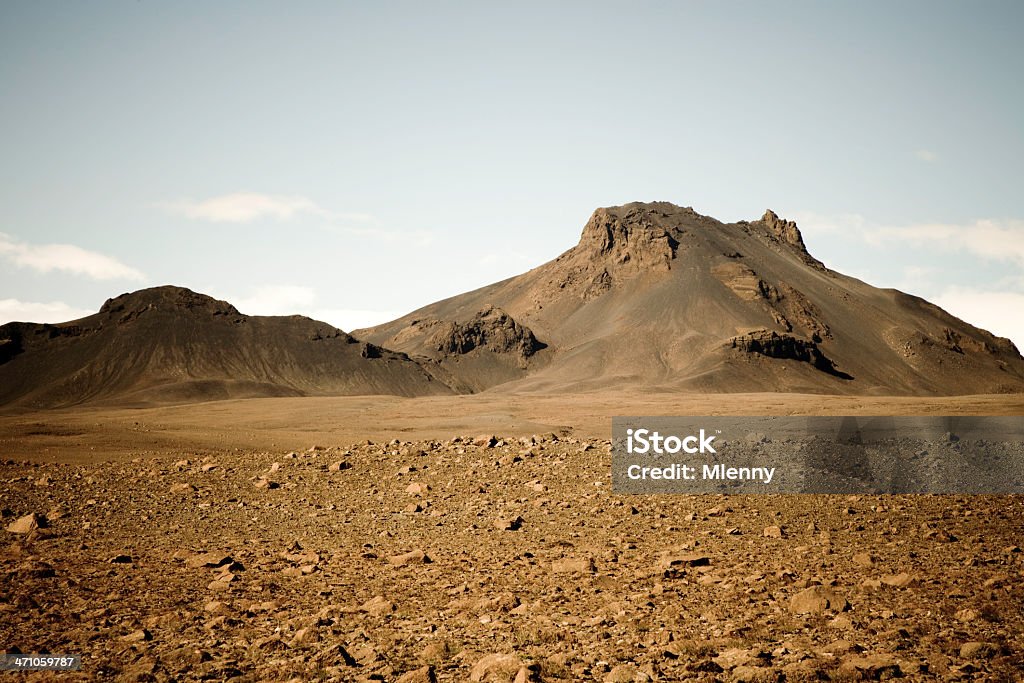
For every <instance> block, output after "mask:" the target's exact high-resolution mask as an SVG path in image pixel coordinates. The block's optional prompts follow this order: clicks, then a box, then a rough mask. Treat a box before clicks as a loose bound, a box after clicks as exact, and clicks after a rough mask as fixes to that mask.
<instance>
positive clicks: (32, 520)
mask: <svg viewBox="0 0 1024 683" xmlns="http://www.w3.org/2000/svg"><path fill="white" fill-rule="evenodd" d="M46 524H47V521H46V517H45V516H44V515H40V514H36V513H35V512H32V513H29V514H27V515H25V516H24V517H19V518H18V519H16V520H14V521H13V522H11V523H10V524H8V525H7V530H8V531H10V532H11V533H12V534H30V533H32V532H33V531H35V530H36V529H45V528H46Z"/></svg>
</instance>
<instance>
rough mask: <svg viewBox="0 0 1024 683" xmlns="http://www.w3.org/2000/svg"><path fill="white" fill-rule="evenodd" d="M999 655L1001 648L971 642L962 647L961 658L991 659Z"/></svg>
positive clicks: (989, 644)
mask: <svg viewBox="0 0 1024 683" xmlns="http://www.w3.org/2000/svg"><path fill="white" fill-rule="evenodd" d="M997 654H999V648H998V647H996V646H995V645H993V644H992V643H984V642H979V641H971V642H969V643H964V644H963V645H961V646H960V656H961V657H963V658H964V659H991V658H992V657H995V656H996V655H997Z"/></svg>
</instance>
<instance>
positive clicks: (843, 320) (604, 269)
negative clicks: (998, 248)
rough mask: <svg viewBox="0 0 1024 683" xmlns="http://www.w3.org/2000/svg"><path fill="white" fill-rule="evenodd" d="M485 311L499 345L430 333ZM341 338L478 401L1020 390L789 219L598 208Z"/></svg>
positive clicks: (1022, 377) (645, 207) (1023, 370)
mask: <svg viewBox="0 0 1024 683" xmlns="http://www.w3.org/2000/svg"><path fill="white" fill-rule="evenodd" d="M495 311H500V316H501V320H503V321H504V322H503V323H502V325H503V329H504V330H507V332H506V333H505V334H503V335H487V334H485V335H483V336H482V338H481V339H480V340H479V341H478V343H475V344H473V345H470V346H467V345H459V344H452V343H450V340H446V339H445V338H444V335H443V334H440V333H439V331H442V330H444V331H448V332H446V333H445V334H450V331H452V330H457V329H461V328H462V327H465V326H467V325H468V326H473V325H477V324H479V321H480V320H481V319H482V318H481V316H483V318H490V319H492V320H493V319H494V316H495V315H496V314H495ZM475 321H476V322H475ZM354 334H355V335H356V336H358V337H359V338H361V339H367V340H369V341H371V342H373V343H376V344H380V345H382V346H386V347H388V348H394V349H396V350H400V351H404V352H407V353H409V354H411V355H422V356H425V357H429V358H430V359H432V360H434V361H436V362H438V363H439V364H440V366H441V367H444V368H446V369H447V370H448V371H449V372H451V373H452V374H454V375H456V376H457V377H458V380H459V381H461V382H462V383H464V384H469V385H472V386H473V387H474V388H477V389H479V388H484V387H486V386H493V385H495V384H498V383H499V382H506V383H505V384H504V385H503V390H504V389H507V390H517V391H551V390H556V391H565V390H606V389H613V388H616V387H623V386H630V387H637V386H642V387H647V388H650V389H652V390H664V391H678V390H687V391H716V392H719V391H722V392H740V391H804V392H818V393H836V394H851V393H852V394H895V395H900V394H922V395H942V394H971V393H1000V392H1017V391H1022V390H1024V359H1022V358H1021V355H1020V353H1019V352H1018V351H1017V349H1016V348H1015V347H1014V345H1013V344H1012V343H1011V342H1010V341H1009V340H1007V339H1003V338H999V337H995V336H994V335H992V334H990V333H988V332H986V331H984V330H980V329H978V328H976V327H974V326H972V325H970V324H968V323H965V322H964V321H962V320H959V319H957V318H955V317H953V316H952V315H950V314H948V313H946V312H945V311H943V310H942V309H940V308H938V307H937V306H934V305H932V304H930V303H928V302H927V301H924V300H922V299H920V298H917V297H914V296H910V295H907V294H904V293H902V292H899V291H896V290H892V289H878V288H876V287H872V286H870V285H868V284H866V283H864V282H861V281H859V280H856V279H854V278H851V277H847V276H845V275H842V274H840V273H837V272H835V271H833V270H830V269H829V268H827V267H826V266H825V265H823V264H822V263H821V262H820V261H818V260H817V259H815V258H814V257H813V256H811V255H810V254H809V253H808V251H807V249H806V247H805V245H804V242H803V238H802V236H801V234H800V231H799V229H798V228H797V226H796V224H795V223H793V222H792V221H787V220H783V219H781V218H779V217H778V216H777V215H775V214H774V213H773V212H771V211H768V212H766V213H765V214H764V216H763V217H762V218H760V219H759V220H756V221H751V222H747V221H740V222H738V223H722V222H720V221H717V220H715V219H714V218H710V217H708V216H702V215H700V214H698V213H696V212H695V211H693V210H692V209H689V208H681V207H678V206H675V205H673V204H669V203H666V202H655V203H650V204H645V203H632V204H627V205H625V206H619V207H611V208H602V209H598V210H597V211H595V212H594V214H593V215H592V216H591V218H590V220H589V221H588V222H587V224H586V226H585V227H584V229H583V234H582V236H581V238H580V242H579V244H578V245H577V246H575V247H573V248H572V249H570V250H569V251H567V252H565V253H564V254H562V255H561V256H559V257H558V258H556V259H555V260H553V261H550V262H548V263H546V264H544V265H542V266H539V267H538V268H535V269H533V270H531V271H529V272H528V273H525V274H523V275H520V276H518V277H514V278H511V279H509V280H505V281H503V282H498V283H495V284H493V285H490V286H487V287H483V288H481V289H478V290H475V291H472V292H468V293H466V294H462V295H459V296H456V297H453V298H450V299H446V300H444V301H440V302H437V303H435V304H432V305H430V306H427V307H425V308H422V309H420V310H418V311H415V312H413V313H410V314H409V315H407V316H405V317H403V318H399V319H398V320H395V321H393V322H390V323H387V324H384V325H380V326H378V327H374V328H369V329H366V330H357V331H355V332H354ZM538 345H543V348H542V349H539V350H537V347H538ZM508 379H514V380H515V381H512V382H508V381H507V380H508Z"/></svg>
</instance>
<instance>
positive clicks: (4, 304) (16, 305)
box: [0, 299, 96, 325]
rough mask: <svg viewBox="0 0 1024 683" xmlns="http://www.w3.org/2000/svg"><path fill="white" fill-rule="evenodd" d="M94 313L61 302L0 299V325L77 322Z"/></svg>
mask: <svg viewBox="0 0 1024 683" xmlns="http://www.w3.org/2000/svg"><path fill="white" fill-rule="evenodd" d="M95 312H96V311H87V310H85V309H84V308H74V307H73V306H69V305H68V304H66V303H64V302H63V301H51V302H49V303H42V302H37V301H19V300H18V299H0V325H2V324H3V323H9V322H12V321H18V322H33V323H63V322H67V321H69V320H77V319H78V318H84V317H85V316H87V315H92V314H93V313H95Z"/></svg>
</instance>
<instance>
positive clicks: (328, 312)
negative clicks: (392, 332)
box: [216, 285, 405, 332]
mask: <svg viewBox="0 0 1024 683" xmlns="http://www.w3.org/2000/svg"><path fill="white" fill-rule="evenodd" d="M216 296H217V297H218V298H221V299H224V300H225V301H227V302H229V303H231V304H233V305H234V306H235V308H237V309H238V310H239V311H241V312H242V313H245V314H247V315H304V316H306V317H307V318H312V319H314V320H319V321H321V322H325V323H328V324H330V325H333V326H334V327H337V328H338V329H341V330H345V331H346V332H349V331H352V330H354V329H358V328H361V327H372V326H374V325H379V324H381V323H385V322H388V321H389V320H394V319H395V318H398V317H400V316H401V315H403V314H404V313H405V311H394V310H380V309H358V308H325V307H323V306H318V305H317V295H316V290H314V289H313V288H312V287H304V286H300V285H263V286H260V287H256V288H255V289H253V290H252V292H251V293H249V294H248V295H247V296H231V295H229V296H223V295H221V294H217V295H216Z"/></svg>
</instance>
